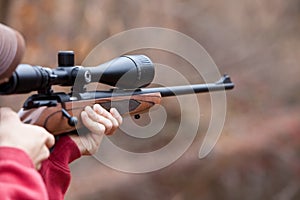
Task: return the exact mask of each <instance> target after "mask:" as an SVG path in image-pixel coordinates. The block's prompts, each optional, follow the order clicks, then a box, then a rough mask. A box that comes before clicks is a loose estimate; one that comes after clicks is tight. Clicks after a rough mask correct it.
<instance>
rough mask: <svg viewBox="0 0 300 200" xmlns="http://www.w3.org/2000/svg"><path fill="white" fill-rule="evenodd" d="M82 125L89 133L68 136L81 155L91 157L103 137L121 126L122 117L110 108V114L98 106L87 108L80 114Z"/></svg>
mask: <svg viewBox="0 0 300 200" xmlns="http://www.w3.org/2000/svg"><path fill="white" fill-rule="evenodd" d="M81 119H82V122H83V124H84V125H85V126H86V127H87V128H88V129H89V131H90V132H91V133H87V134H80V135H70V137H71V139H72V140H73V141H74V142H75V143H76V144H77V146H78V148H79V150H80V152H81V155H91V154H94V153H96V152H97V150H98V149H99V146H100V143H101V141H102V139H103V136H104V135H111V134H113V133H114V132H115V131H116V129H117V128H119V126H120V125H121V124H122V121H123V119H122V117H121V115H120V114H119V112H118V111H117V110H116V109H115V108H112V109H110V112H108V111H107V110H105V109H104V108H103V107H101V106H100V105H99V104H95V105H94V106H93V108H91V107H89V106H87V107H85V109H84V111H82V113H81Z"/></svg>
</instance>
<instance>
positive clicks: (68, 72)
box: [0, 51, 234, 135]
mask: <svg viewBox="0 0 300 200" xmlns="http://www.w3.org/2000/svg"><path fill="white" fill-rule="evenodd" d="M74 62H75V59H74V53H73V52H72V51H60V52H59V53H58V67H57V68H56V69H50V68H45V67H41V66H30V65H26V64H20V65H18V67H17V69H16V71H15V72H14V73H13V75H12V76H11V78H10V79H9V81H8V82H6V83H3V84H1V85H0V95H8V94H23V93H29V92H31V91H37V92H38V93H37V94H34V95H32V96H30V97H29V98H28V99H27V100H26V101H25V103H24V105H23V108H22V109H21V110H20V111H19V116H20V118H21V120H22V121H23V122H24V123H29V124H34V125H38V126H42V127H44V128H45V129H46V130H48V131H49V132H50V133H52V134H53V135H59V134H62V133H66V132H71V131H74V130H76V128H83V124H82V122H81V120H80V113H81V112H82V111H83V109H84V108H85V107H86V106H93V105H94V104H100V105H101V106H102V107H104V108H105V109H107V110H109V109H110V108H111V107H114V108H116V109H117V110H118V111H119V113H120V114H121V115H122V116H124V115H127V114H130V115H134V116H135V118H139V114H141V113H143V112H147V111H148V110H149V109H150V108H151V107H152V106H154V105H155V104H159V103H160V102H161V99H162V97H169V96H175V95H185V94H191V93H203V92H210V91H220V90H229V89H233V88H234V84H233V83H232V82H231V79H230V77H229V76H228V75H224V76H223V77H221V79H220V80H219V81H217V82H215V83H208V84H194V85H183V86H172V87H156V88H145V86H148V85H149V84H150V83H151V82H152V80H153V78H154V65H153V63H152V61H151V60H150V59H149V58H148V57H147V56H145V55H125V56H121V57H119V58H116V59H113V60H111V61H109V62H107V63H104V64H102V65H99V66H96V67H82V66H75V65H74ZM93 82H99V83H104V84H107V85H110V86H113V88H112V89H111V90H108V91H87V90H86V86H87V85H88V84H90V83H93ZM53 85H60V86H71V92H70V93H68V94H67V93H64V92H54V91H53V90H52V86H53Z"/></svg>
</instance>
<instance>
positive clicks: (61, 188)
mask: <svg viewBox="0 0 300 200" xmlns="http://www.w3.org/2000/svg"><path fill="white" fill-rule="evenodd" d="M80 156H81V153H80V151H79V149H78V147H77V145H76V144H75V143H74V142H73V140H72V139H71V138H70V137H69V136H61V137H60V138H59V140H58V141H57V142H56V143H55V147H54V149H53V151H52V152H51V154H50V157H49V158H48V159H47V160H45V161H44V162H43V164H42V168H41V170H40V174H41V175H42V177H43V180H44V182H45V185H46V188H47V192H48V196H49V199H55V200H58V199H64V194H65V193H66V191H67V189H68V187H69V185H70V181H71V173H70V168H69V163H71V162H72V161H73V160H75V159H77V158H79V157H80Z"/></svg>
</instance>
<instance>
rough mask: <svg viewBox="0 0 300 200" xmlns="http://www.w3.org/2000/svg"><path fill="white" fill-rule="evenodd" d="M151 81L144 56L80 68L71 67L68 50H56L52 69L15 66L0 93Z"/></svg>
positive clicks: (71, 56)
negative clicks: (55, 59) (54, 66)
mask: <svg viewBox="0 0 300 200" xmlns="http://www.w3.org/2000/svg"><path fill="white" fill-rule="evenodd" d="M153 78H154V65H153V63H152V61H151V60H150V59H149V58H148V57H147V56H145V55H125V56H121V57H118V58H115V59H113V60H111V61H108V62H106V63H104V64H101V65H99V66H96V67H81V66H74V53H73V52H72V51H60V52H59V53H58V67H57V68H56V69H50V68H45V67H40V66H31V65H27V64H20V65H18V67H17V69H16V70H15V72H14V73H13V75H12V76H11V78H10V79H9V81H8V82H6V83H2V84H1V85H0V94H22V93H28V92H32V91H38V92H43V91H46V90H49V89H51V86H52V85H60V86H73V85H74V83H75V84H80V86H82V88H83V87H84V86H85V85H86V84H89V83H91V82H99V83H104V84H107V85H110V86H114V87H118V88H122V89H135V88H140V87H144V86H147V85H149V84H150V83H151V82H152V80H153Z"/></svg>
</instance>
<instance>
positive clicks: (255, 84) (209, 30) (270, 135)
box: [0, 0, 300, 200]
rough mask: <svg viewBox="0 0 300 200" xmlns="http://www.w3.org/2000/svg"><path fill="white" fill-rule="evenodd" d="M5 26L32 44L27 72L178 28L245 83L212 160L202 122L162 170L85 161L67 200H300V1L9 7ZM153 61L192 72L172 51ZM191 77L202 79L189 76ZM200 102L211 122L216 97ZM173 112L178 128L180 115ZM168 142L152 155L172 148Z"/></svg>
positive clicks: (15, 99)
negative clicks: (153, 29) (120, 37)
mask: <svg viewBox="0 0 300 200" xmlns="http://www.w3.org/2000/svg"><path fill="white" fill-rule="evenodd" d="M0 21H1V23H5V24H7V25H9V26H12V27H14V28H15V29H17V30H19V31H20V32H21V33H22V34H23V35H24V37H25V39H26V43H27V49H26V53H25V56H24V59H23V63H29V64H35V65H41V66H47V67H56V62H57V61H56V54H57V51H59V50H74V52H75V53H76V63H77V64H81V63H82V62H83V60H84V58H85V57H86V56H87V54H88V53H89V52H90V51H91V50H92V49H93V48H94V47H95V46H96V45H97V44H98V43H99V42H101V41H103V40H105V39H107V38H108V37H110V36H112V35H114V34H117V33H120V32H122V31H125V30H129V29H132V28H137V27H147V26H158V27H164V28H170V29H174V30H177V31H180V32H182V33H184V34H187V35H188V36H190V37H192V38H193V39H195V40H196V41H197V42H199V43H200V44H201V45H202V46H203V47H204V48H205V49H206V50H207V51H208V53H209V54H210V55H211V57H212V58H213V60H214V61H215V62H216V64H217V66H218V67H219V69H220V71H221V73H228V74H230V75H231V77H232V79H233V81H234V82H235V84H236V88H235V89H234V90H233V91H229V92H228V93H227V116H226V122H225V126H224V129H223V132H222V135H221V138H220V140H219V141H218V143H217V145H216V146H215V148H214V150H213V151H212V152H211V153H210V154H209V156H207V157H206V158H205V159H201V160H200V159H198V151H199V146H200V144H201V141H202V138H203V133H205V130H206V128H207V123H202V125H203V126H201V127H200V129H199V133H198V134H197V137H196V139H195V141H194V143H193V144H192V146H191V147H190V148H189V149H188V151H186V152H185V154H184V155H183V156H182V157H181V158H179V159H178V160H177V161H176V162H175V163H173V164H172V165H170V166H168V167H166V168H164V169H161V170H159V171H155V172H151V173H147V174H129V173H122V172H119V171H116V170H113V169H111V168H109V167H106V166H104V165H102V164H100V163H99V162H98V161H97V160H95V159H94V158H92V157H84V158H81V159H80V160H77V161H76V162H74V163H73V164H72V165H71V170H72V181H71V185H70V188H69V189H68V192H67V195H66V199H172V200H181V199H207V200H211V199H230V200H232V199H276V200H277V199H278V200H286V199H299V198H300V181H299V180H300V106H299V105H300V103H299V102H300V92H299V88H300V78H299V75H300V66H299V62H300V1H299V0H243V1H239V0H227V1H222V0H202V1H198V0H164V1H160V0H152V1H144V0H142V1H134V0H101V1H100V0H98V1H97V0H89V1H79V0H77V1H76V0H65V1H59V0H52V1H50V0H49V1H33V0H18V1H16V0H10V1H9V0H0ZM149 54H150V55H152V56H150V57H151V58H152V60H153V61H160V62H163V61H164V62H165V63H164V64H168V65H169V66H174V67H177V68H179V66H181V68H184V67H185V66H186V68H188V63H186V62H184V61H182V59H179V58H174V59H173V57H174V55H168V54H167V53H166V52H149ZM110 56H111V55H110V53H109V52H107V55H103V57H101V58H99V63H101V62H104V61H105V60H106V59H107V58H110ZM171 58H172V59H171ZM184 75H185V76H186V77H189V76H190V77H191V79H193V78H194V77H193V73H192V72H189V70H187V71H186V72H185V74H184ZM168 78H169V77H168ZM170 80H172V81H174V84H176V80H173V79H172V77H170ZM197 80H198V79H197V78H196V81H197ZM26 97H28V95H14V96H9V97H1V98H0V106H10V107H12V108H13V109H15V110H16V111H17V110H18V109H20V107H21V106H22V102H24V100H25V99H26ZM170 101H172V100H170ZM199 101H201V103H200V106H201V109H202V110H203V112H202V114H203V115H204V117H203V120H204V122H206V121H207V120H208V119H209V116H210V108H209V109H207V108H206V106H205V105H207V104H209V96H208V95H202V96H199ZM172 103H175V104H176V102H172ZM172 103H171V104H170V103H166V104H168V105H169V106H170V105H171V106H172V105H173V104H172ZM167 110H168V114H170V115H171V116H172V118H171V119H172V120H173V121H174V122H176V120H177V121H178V117H179V116H178V113H177V114H176V113H172V109H167ZM191 120H193V119H191ZM194 120H197V119H194ZM170 123H172V122H170ZM175 124H176V123H175ZM169 137H173V136H169ZM159 141H160V140H159V139H156V140H154V141H152V142H153V143H150V144H148V145H150V147H149V148H150V149H151V145H152V146H155V147H156V148H157V147H159V145H163V144H159V145H158V144H157V143H159ZM168 141H169V140H166V142H168ZM142 144H143V143H142ZM127 145H129V146H130V145H131V144H130V143H129V144H127ZM143 145H144V144H143ZM135 148H138V147H135Z"/></svg>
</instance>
